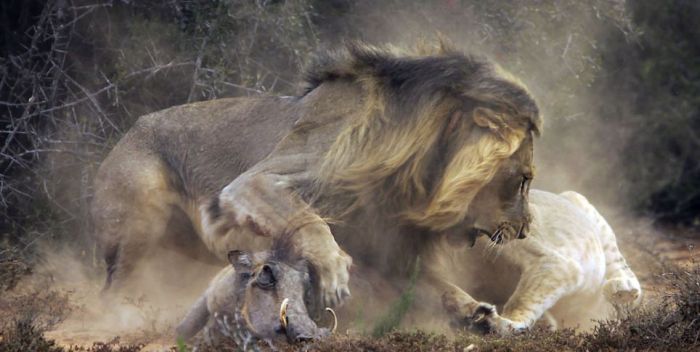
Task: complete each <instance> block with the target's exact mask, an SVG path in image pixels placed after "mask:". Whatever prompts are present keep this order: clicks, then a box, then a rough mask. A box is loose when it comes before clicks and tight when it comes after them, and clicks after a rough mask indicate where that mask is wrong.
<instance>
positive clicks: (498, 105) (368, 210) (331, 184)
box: [93, 44, 541, 305]
mask: <svg viewBox="0 0 700 352" xmlns="http://www.w3.org/2000/svg"><path fill="white" fill-rule="evenodd" d="M307 85H308V88H307V91H306V92H305V94H304V95H302V96H299V97H253V98H239V99H222V100H218V101H211V102H203V103H197V104H191V105H185V106H181V107H175V108H171V109H168V110H164V111H161V112H157V113H154V114H151V115H149V116H144V117H142V118H141V119H139V121H138V122H137V123H136V124H135V126H134V127H133V128H132V130H131V131H130V132H129V133H128V134H127V135H126V136H125V137H124V139H123V140H122V141H120V143H119V144H118V145H117V147H115V149H114V151H113V152H112V153H111V154H110V156H109V157H108V158H107V160H106V161H105V162H104V163H103V165H102V166H101V168H100V172H99V175H98V180H97V184H98V187H97V189H98V192H97V193H98V194H96V201H95V203H94V204H93V219H95V222H96V229H97V233H96V235H97V237H98V240H99V242H100V243H101V244H102V246H103V248H104V250H105V257H106V259H107V262H108V267H109V269H108V270H109V277H108V283H114V285H115V286H119V285H122V284H123V282H124V281H125V279H126V277H127V276H128V275H129V271H130V270H131V269H133V267H134V266H135V265H136V263H137V262H138V260H139V259H140V258H141V257H143V256H145V255H146V253H149V252H153V254H154V255H156V254H155V252H154V251H155V250H156V249H157V246H155V244H156V243H161V244H167V245H174V244H177V242H178V240H179V241H180V242H184V243H183V244H181V245H180V246H179V250H187V251H189V252H196V253H193V254H192V256H193V257H201V255H200V254H201V253H202V252H206V251H209V252H210V253H213V254H215V255H216V256H218V257H219V258H221V259H223V258H225V255H226V253H227V252H228V251H229V250H232V249H244V250H249V251H259V250H263V249H265V248H268V247H269V245H270V243H271V241H272V240H273V239H274V238H275V237H277V236H279V235H280V234H282V233H286V232H289V231H290V229H293V230H294V235H293V236H292V242H293V244H294V246H295V248H296V250H297V251H298V252H299V253H300V254H301V255H302V257H304V258H306V259H308V260H309V261H310V262H311V264H312V265H313V266H314V267H315V268H316V270H317V272H318V284H319V286H320V292H321V294H322V297H321V298H322V299H323V300H324V302H325V304H326V305H336V304H338V303H340V302H342V301H343V300H344V299H346V298H347V297H348V296H349V291H348V280H349V274H348V270H349V267H350V265H351V264H352V259H351V257H350V256H349V255H348V254H347V252H349V253H351V254H353V255H359V256H360V257H362V258H363V259H367V260H368V261H373V260H386V261H389V262H392V263H391V264H390V265H387V266H386V267H385V269H386V271H392V270H394V268H399V270H402V269H400V268H402V267H403V268H405V267H410V266H406V265H405V264H406V262H410V261H413V260H415V258H416V257H417V256H418V255H422V254H423V247H430V246H424V244H425V243H426V242H430V241H433V240H434V239H436V238H438V235H439V233H440V232H442V231H444V230H448V229H454V228H457V229H462V230H463V229H467V228H471V227H473V226H474V224H477V223H486V221H484V220H483V219H481V216H472V215H470V213H471V212H472V210H474V209H472V207H471V205H470V203H471V202H472V200H478V201H479V202H482V203H487V202H489V201H490V200H494V199H496V198H499V197H503V195H504V194H505V193H508V192H501V191H499V188H498V187H496V186H491V187H489V185H490V184H492V183H493V182H492V180H495V179H498V180H499V181H498V182H510V183H511V184H512V183H515V185H516V187H515V188H514V189H513V191H512V197H510V196H511V195H510V194H509V195H508V196H509V198H508V199H500V198H499V200H498V201H499V202H500V203H499V204H500V205H499V206H498V208H499V210H500V212H499V213H498V214H497V216H498V218H497V219H491V218H489V221H488V224H487V225H484V226H481V229H480V230H481V231H487V232H497V231H500V230H499V229H507V230H508V231H507V232H508V234H507V235H508V236H505V237H508V238H510V237H513V236H515V235H516V234H519V232H520V231H519V230H518V229H520V230H522V229H523V228H525V227H526V223H527V220H528V215H527V209H526V207H523V206H522V205H523V204H526V196H525V195H523V194H520V193H519V191H518V190H517V188H518V187H517V184H519V182H520V179H521V178H522V177H523V176H522V175H523V174H524V173H526V172H527V170H529V169H530V168H531V164H532V138H533V134H537V133H538V132H539V129H540V127H541V118H540V116H539V112H538V109H537V106H536V104H535V102H534V100H533V99H532V98H531V97H530V96H529V94H528V93H527V90H526V89H525V88H524V87H522V86H521V85H520V84H517V83H514V82H511V81H509V80H507V79H506V78H504V77H502V76H500V75H499V74H498V73H497V71H496V69H495V68H494V66H493V65H491V64H490V63H489V62H488V61H487V60H485V59H483V58H478V57H474V56H467V55H464V54H461V53H458V52H456V51H450V50H448V49H443V51H442V52H441V53H433V54H431V55H427V56H415V55H406V54H396V53H392V52H390V51H388V50H384V49H380V48H376V47H371V46H364V45H357V44H354V45H349V46H348V47H347V48H345V49H343V50H339V51H336V52H330V53H327V54H326V56H324V57H321V58H319V59H317V60H316V61H315V64H314V65H312V67H311V68H310V69H309V70H308V71H307ZM140 170H153V172H155V173H156V174H158V175H160V176H158V177H160V178H161V179H163V180H166V181H167V182H166V183H165V185H164V188H163V189H158V190H152V191H149V190H151V189H152V187H148V186H147V184H148V182H149V181H148V178H146V177H138V176H139V175H138V174H139V171H140ZM499 175H500V176H499ZM510 198H513V199H510ZM516 198H517V199H516ZM134 199H148V200H149V201H148V202H143V203H136V202H134ZM514 205H516V206H515V207H514ZM115 209H117V210H115ZM118 209H128V211H118ZM299 219H304V220H303V221H302V222H301V223H299ZM326 219H332V220H333V221H332V222H331V223H330V226H329V223H327V222H326ZM480 221H481V222H480ZM110 222H111V223H110ZM184 222H189V225H188V224H186V223H184ZM110 224H111V225H110ZM492 225H493V226H492ZM188 228H191V230H188ZM173 232H182V233H183V235H181V236H180V237H177V238H173V235H172V233H173ZM497 233H500V232H497ZM504 233H505V232H504ZM509 236H510V237H509ZM377 242H379V243H382V244H386V243H392V246H391V247H390V248H387V246H385V245H372V244H373V243H377ZM339 244H340V245H342V246H343V249H341V246H339ZM175 247H177V246H175ZM194 249H197V250H196V251H194ZM369 265H371V263H370V264H369Z"/></svg>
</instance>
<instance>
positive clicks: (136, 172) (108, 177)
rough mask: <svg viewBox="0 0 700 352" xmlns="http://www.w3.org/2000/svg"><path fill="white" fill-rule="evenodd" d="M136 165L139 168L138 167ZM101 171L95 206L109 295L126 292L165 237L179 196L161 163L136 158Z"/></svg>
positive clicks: (94, 213) (133, 157)
mask: <svg viewBox="0 0 700 352" xmlns="http://www.w3.org/2000/svg"><path fill="white" fill-rule="evenodd" d="M134 162H138V164H134ZM114 165H116V167H114V168H112V167H110V166H112V165H110V164H108V165H106V167H104V169H101V170H100V173H101V175H99V176H98V177H100V178H99V179H98V181H97V182H96V191H95V198H94V199H93V202H92V205H91V215H92V220H93V225H94V230H93V231H94V232H95V236H96V239H97V242H98V245H99V247H100V248H101V250H102V253H103V255H104V259H105V263H106V264H107V279H106V282H105V292H116V291H122V290H124V289H125V288H126V286H128V285H127V283H128V282H129V281H131V278H132V276H134V275H133V274H134V271H135V270H136V268H137V267H138V265H139V264H140V263H142V262H143V259H144V258H145V257H146V256H147V254H148V253H149V252H150V251H151V250H152V249H153V248H154V247H155V246H156V244H157V243H158V241H159V239H160V238H161V237H162V236H163V235H164V234H165V232H166V228H167V224H168V220H169V218H170V217H171V212H172V204H174V203H176V202H177V201H179V195H178V194H177V192H175V190H174V189H173V187H172V186H171V184H170V182H169V179H168V176H167V172H166V170H165V169H164V168H163V167H162V165H161V164H160V163H158V162H157V161H151V160H149V159H147V158H145V157H144V158H141V159H139V158H138V156H132V158H131V160H129V161H127V162H121V163H114Z"/></svg>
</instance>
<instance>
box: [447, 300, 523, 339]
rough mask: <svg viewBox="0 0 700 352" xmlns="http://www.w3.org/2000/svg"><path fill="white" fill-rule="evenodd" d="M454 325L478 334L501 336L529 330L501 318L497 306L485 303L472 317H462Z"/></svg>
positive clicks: (519, 324)
mask: <svg viewBox="0 0 700 352" xmlns="http://www.w3.org/2000/svg"><path fill="white" fill-rule="evenodd" d="M453 323H455V324H456V325H457V326H458V327H461V328H466V329H468V330H469V331H472V332H475V333H478V334H497V335H500V336H509V335H513V334H519V333H522V332H524V331H525V330H526V329H527V326H526V325H525V324H522V323H517V322H514V321H512V320H510V319H506V318H503V317H501V316H500V315H499V314H498V312H497V311H496V307H495V306H493V305H492V304H489V303H484V302H481V303H479V304H478V305H477V306H476V308H475V309H474V312H473V313H472V314H471V315H468V316H466V317H462V318H460V319H458V320H457V321H454V322H453Z"/></svg>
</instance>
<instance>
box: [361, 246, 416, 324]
mask: <svg viewBox="0 0 700 352" xmlns="http://www.w3.org/2000/svg"><path fill="white" fill-rule="evenodd" d="M419 274H420V258H416V262H415V265H414V268H413V272H412V273H411V279H410V281H409V283H408V287H407V288H406V290H405V291H404V292H403V293H401V296H399V298H398V299H397V300H396V301H395V302H394V303H393V304H392V305H391V307H390V308H389V311H388V312H387V313H386V314H385V315H384V316H383V317H381V318H380V319H379V321H378V322H377V324H376V325H375V326H374V328H373V329H372V336H374V337H381V336H384V335H386V334H387V333H389V332H391V331H392V330H394V329H396V328H397V327H398V326H399V324H401V321H402V320H403V318H404V317H405V316H406V313H408V310H409V309H410V308H411V305H413V300H414V298H415V289H416V282H417V281H418V275H419Z"/></svg>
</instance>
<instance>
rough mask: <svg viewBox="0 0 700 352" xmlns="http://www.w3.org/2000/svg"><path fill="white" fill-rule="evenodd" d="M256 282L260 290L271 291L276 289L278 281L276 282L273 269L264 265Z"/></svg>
mask: <svg viewBox="0 0 700 352" xmlns="http://www.w3.org/2000/svg"><path fill="white" fill-rule="evenodd" d="M255 282H256V284H257V285H258V286H259V287H260V288H264V289H269V288H272V287H274V286H275V283H276V282H277V281H276V280H275V275H274V273H273V270H272V267H271V266H270V265H267V264H265V265H263V267H262V269H260V272H259V273H258V277H257V279H256V280H255Z"/></svg>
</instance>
